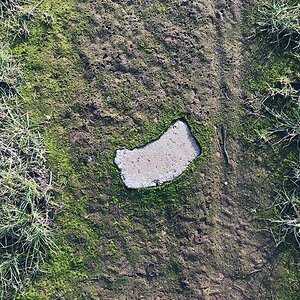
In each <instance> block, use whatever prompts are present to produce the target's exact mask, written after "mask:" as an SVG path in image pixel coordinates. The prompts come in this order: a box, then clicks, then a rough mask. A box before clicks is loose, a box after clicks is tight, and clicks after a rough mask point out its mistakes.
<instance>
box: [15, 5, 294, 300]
mask: <svg viewBox="0 0 300 300" xmlns="http://www.w3.org/2000/svg"><path fill="white" fill-rule="evenodd" d="M83 4H84V3H79V4H78V3H75V2H73V1H70V0H67V1H61V0H47V1H44V2H43V3H42V4H41V6H40V7H39V10H40V11H43V12H47V13H49V14H52V15H53V22H52V24H50V25H46V24H45V23H44V19H43V16H42V14H38V13H37V14H36V15H35V16H34V17H33V18H32V20H31V21H30V22H29V29H30V36H29V38H27V39H25V40H16V41H15V42H14V43H13V51H14V53H15V54H16V55H18V57H19V59H20V61H21V63H22V65H23V71H24V73H25V84H24V87H23V90H22V92H21V94H22V96H23V98H24V110H28V111H29V114H30V117H31V119H32V120H33V121H35V122H37V123H40V124H43V125H44V126H42V127H41V128H44V132H43V136H44V139H45V144H46V147H47V149H48V160H49V164H50V166H51V168H52V170H53V173H54V174H55V182H56V183H57V190H58V192H57V199H58V202H59V203H60V204H61V206H62V211H60V212H59V213H58V215H57V216H56V221H55V227H54V231H55V235H56V244H57V249H54V250H53V251H52V252H51V253H49V257H48V260H47V263H46V264H45V267H44V269H45V274H42V275H41V276H39V277H38V278H37V280H36V281H35V282H32V283H31V284H30V286H29V287H28V289H27V291H26V292H25V294H24V295H21V296H20V297H19V298H20V299H28V300H29V299H101V295H102V296H103V294H102V293H103V292H104V291H105V289H106V290H110V291H111V292H112V294H109V295H113V297H115V298H109V297H110V296H109V295H108V296H105V297H106V298H105V299H122V298H121V297H122V293H124V290H125V291H126V293H127V296H128V297H132V299H134V298H133V297H138V296H137V295H138V294H140V296H141V297H142V291H141V290H142V289H143V288H144V287H145V285H143V284H144V283H143V282H142V280H147V282H148V283H149V286H150V287H152V289H153V291H155V292H156V293H159V292H163V291H168V293H169V294H168V295H169V297H171V295H173V296H174V295H179V294H180V295H181V294H182V295H183V296H182V297H190V298H189V299H196V291H193V292H191V291H188V292H186V291H185V290H188V288H187V286H188V283H187V280H186V276H187V275H186V273H187V272H186V271H185V270H186V268H187V265H192V264H193V263H194V262H195V261H198V260H199V264H206V265H208V271H207V270H204V271H203V274H205V272H209V271H211V269H213V267H214V265H215V264H218V262H214V261H212V262H209V261H208V258H207V255H206V254H202V253H201V251H202V250H201V249H198V248H199V247H198V246H197V247H195V248H196V250H194V249H191V248H193V246H191V245H192V244H193V243H194V240H195V239H196V238H195V234H194V233H193V232H194V231H195V229H196V231H195V232H196V236H197V232H198V233H199V235H201V231H205V230H204V229H203V228H202V227H201V225H199V224H200V223H201V222H202V223H205V224H206V226H208V227H210V228H211V229H210V230H209V234H208V238H207V239H208V240H207V241H206V242H205V243H207V244H209V243H210V241H209V239H213V238H214V237H213V236H216V237H218V236H219V234H220V235H221V234H222V228H221V227H217V225H216V224H217V223H216V222H217V221H216V220H215V219H214V214H215V215H217V214H218V213H217V212H218V211H219V210H220V208H219V207H216V206H214V204H213V203H212V200H207V198H209V197H211V198H212V199H217V198H219V196H218V195H217V193H216V192H215V191H211V189H214V187H216V185H215V183H214V178H213V177H214V176H218V175H216V174H218V172H222V171H221V169H222V168H223V167H222V166H217V165H216V163H215V162H214V155H215V152H216V149H217V137H216V132H215V129H214V125H218V124H220V123H221V122H224V120H225V121H228V123H229V124H231V125H230V129H231V131H230V133H229V135H230V136H229V138H230V139H232V138H235V139H242V136H243V133H242V132H240V130H239V129H240V127H239V124H240V123H238V124H234V122H235V121H236V120H237V119H238V118H240V116H241V115H242V113H241V112H240V111H239V112H237V113H238V114H240V115H239V116H237V117H236V118H237V119H236V120H233V119H230V117H226V114H225V113H224V112H222V113H221V112H217V113H215V114H214V116H213V117H207V116H208V115H209V113H210V110H212V111H213V110H214V109H215V107H214V106H215V104H211V103H210V101H211V99H212V98H214V97H217V96H216V95H218V92H215V91H214V90H213V87H214V85H215V81H214V76H215V75H214V74H213V72H214V70H213V66H212V60H213V49H211V48H210V47H211V45H210V44H209V41H205V38H206V37H205V36H202V35H203V33H201V32H199V31H196V30H194V29H193V30H194V31H193V34H194V36H195V37H194V36H193V38H190V36H188V37H187V38H186V41H183V43H187V44H189V43H190V44H193V43H194V40H193V39H195V40H197V39H199V40H200V41H201V43H202V46H201V47H200V49H198V48H197V49H196V50H197V51H196V50H194V52H193V51H191V57H193V56H197V57H198V58H199V60H200V62H201V64H203V69H205V70H208V71H201V72H203V74H202V75H200V76H199V72H200V71H199V70H197V68H196V67H195V68H194V67H193V66H192V67H191V65H193V61H191V58H190V57H189V56H186V54H184V53H185V51H186V49H187V48H186V47H187V46H186V45H185V46H181V45H178V44H176V41H174V40H175V38H174V36H173V35H175V36H176V35H177V36H180V37H181V38H182V37H184V34H183V33H182V30H181V29H180V26H178V28H175V29H174V32H175V33H174V32H171V33H167V34H166V39H165V37H163V36H159V37H156V36H155V35H153V34H150V33H147V32H144V31H143V30H141V31H142V33H143V34H141V36H139V37H138V38H137V40H136V41H135V40H134V43H136V47H137V49H138V50H137V53H138V54H136V55H137V57H138V59H135V60H134V62H133V63H132V64H129V66H128V62H126V61H125V62H124V60H122V58H120V57H119V56H118V55H117V54H118V53H113V54H112V59H113V60H114V61H116V62H115V65H117V67H116V68H117V69H116V70H115V69H113V68H112V69H109V70H105V69H104V68H103V69H101V68H102V67H101V66H100V63H99V65H98V64H97V57H98V56H100V55H101V56H102V55H103V49H102V48H101V47H102V46H101V47H100V48H97V46H95V44H97V42H99V40H97V38H98V39H99V36H100V37H101V34H102V35H103V36H105V32H106V31H107V30H108V29H107V28H109V27H105V26H103V28H102V29H101V30H102V31H101V30H100V29H99V31H100V32H97V31H96V30H95V28H94V27H97V26H98V25H99V24H97V18H95V17H94V16H92V15H93V14H95V12H91V11H88V10H87V9H84V6H83ZM99 6H100V5H99ZM105 6H106V7H105V12H107V11H111V12H113V11H114V9H116V10H115V13H111V16H110V17H111V18H112V19H114V18H116V19H119V18H120V19H121V18H122V10H121V8H120V7H117V8H116V7H115V6H117V5H116V4H114V3H113V2H109V4H106V5H105ZM101 9H103V7H101V6H100V8H99V11H100V15H101ZM95 10H97V9H96V8H95ZM190 11H191V13H194V8H193V7H192V8H191V9H190ZM195 11H196V9H195ZM207 11H208V12H207V15H209V14H210V11H209V10H208V9H207ZM97 13H99V12H98V11H97ZM156 15H159V16H161V17H162V18H163V17H165V16H166V15H167V16H169V19H168V20H172V22H174V23H176V22H177V23H178V24H179V25H182V26H186V25H184V24H185V22H192V24H193V25H195V26H200V25H201V26H207V27H206V29H210V26H211V25H207V24H210V23H205V22H203V21H201V20H200V21H199V20H197V19H195V18H193V15H192V16H189V17H187V14H186V12H185V10H184V9H180V10H179V11H178V14H176V16H175V14H174V7H173V6H172V5H171V4H167V3H165V2H163V1H160V2H159V1H157V2H155V3H154V4H153V5H147V3H145V5H143V6H142V7H141V11H140V14H139V17H140V18H142V17H144V18H145V19H151V18H155V16H156ZM120 16H121V17H120ZM103 19H105V20H106V21H107V24H106V26H108V25H109V24H110V22H112V21H111V19H110V18H109V17H108V16H107V14H106V15H103ZM99 22H100V21H99ZM120 22H121V21H120ZM165 22H166V23H165V24H163V25H162V24H159V22H158V24H156V25H155V22H154V25H155V26H157V28H158V29H157V30H160V27H163V26H171V25H169V24H168V23H167V21H165ZM170 22H171V21H170ZM100 23H101V22H100ZM149 24H150V25H151V23H149ZM166 24H167V25H166ZM110 26H111V28H112V29H111V30H112V31H113V30H115V29H116V28H118V24H117V25H114V24H113V23H112V25H110ZM145 26H146V27H147V25H145ZM98 27H99V26H98ZM149 27H151V26H149ZM170 28H171V27H170ZM119 30H122V26H120V27H119ZM148 31H149V29H148ZM150 32H151V30H150ZM208 35H210V33H209V34H208ZM212 35H213V34H212ZM107 39H108V40H110V42H111V41H112V42H111V43H113V45H115V48H118V49H122V50H124V49H125V50H124V51H126V50H127V49H128V48H130V45H128V44H126V39H124V38H121V37H119V40H118V39H115V37H110V36H109V37H108V38H107V37H106V36H105V39H104V40H105V42H107ZM114 39H115V40H114ZM182 39H184V38H182ZM100 40H101V39H100ZM233 40H234V38H233ZM87 44H93V46H95V49H92V50H91V49H89V50H86V49H87V46H86V45H87ZM134 45H135V44H134ZM103 47H104V46H103ZM107 47H108V48H109V47H110V46H109V45H108V46H107ZM133 47H135V46H133ZM170 48H171V50H168V49H170ZM111 52H114V49H111ZM176 52H178V53H179V58H178V57H176V56H175V55H174V53H176ZM181 52H182V53H183V54H182V53H181ZM253 52H255V50H253ZM89 55H90V57H89ZM128 55H129V56H130V54H128ZM154 55H156V56H157V57H156V58H155V59H156V60H167V61H168V59H169V62H170V61H171V63H166V64H165V65H164V67H157V65H156V64H155V63H154V60H153V56H154ZM172 55H173V56H172ZM91 57H94V60H95V61H96V62H95V61H93V58H91ZM108 59H109V58H108ZM180 59H181V61H180ZM182 61H183V62H182ZM269 61H270V62H273V61H274V63H273V64H271V68H270V67H269V66H264V65H262V64H257V63H256V62H255V60H253V63H254V66H255V68H251V69H252V70H253V69H256V70H257V71H256V73H255V76H253V75H252V76H251V77H250V78H256V79H255V80H252V79H250V81H249V85H250V88H251V89H252V90H259V91H260V90H264V89H265V88H266V83H270V82H274V81H275V80H276V78H277V77H278V76H279V75H280V76H288V75H290V72H291V68H290V67H289V65H290V64H291V66H294V63H293V62H291V63H290V64H287V63H286V61H285V60H281V59H279V58H278V59H277V58H276V57H275V56H272V57H271V58H270V60H269ZM173 62H176V63H177V64H178V66H175V65H176V63H174V64H173ZM258 65H259V66H260V67H259V68H258ZM145 66H146V67H145ZM189 66H190V70H189ZM197 66H198V65H197ZM143 68H146V69H147V68H148V70H147V71H146V75H144V77H141V78H142V80H141V78H138V79H137V80H136V77H135V76H136V74H139V73H142V74H144V73H143V71H141V70H143ZM209 68H211V69H212V70H211V71H209ZM99 70H100V71H99ZM118 70H121V73H122V72H124V73H125V74H128V73H129V74H131V75H130V76H129V75H123V74H121V75H120V73H118ZM124 70H125V71H124ZM190 71H191V72H190ZM231 71H232V70H229V71H228V73H230V72H231ZM172 72H173V73H174V74H176V72H177V73H178V74H181V76H182V77H183V78H182V77H180V76H179V78H176V77H175V75H174V76H173V73H172ZM197 72H198V73H197ZM189 73H191V77H193V76H194V78H193V79H192V83H191V79H190V78H188V76H189V75H188V74H189ZM132 74H133V75H132ZM170 74H171V75H172V76H173V77H172V76H171V75H170ZM178 74H176V75H178ZM185 75H186V78H185V77H184V76H185ZM206 75H207V76H206ZM197 76H198V77H197ZM206 77H207V78H211V79H210V80H211V82H209V80H208V79H207V78H206ZM193 80H194V81H193ZM141 82H145V84H141ZM198 86H201V90H200V91H197V89H198ZM157 89H159V90H163V91H165V93H166V94H164V95H163V96H161V95H157V94H155V90H157ZM247 89H248V87H247ZM99 90H101V93H100V92H99ZM137 91H138V92H137ZM197 93H198V94H200V96H201V97H202V99H201V101H203V103H206V104H205V105H203V106H200V105H199V104H198V103H197V100H194V101H193V97H195V94H197ZM141 95H142V98H143V97H144V98H145V99H146V100H145V99H144V100H142V101H141V102H139V103H135V102H134V101H133V99H134V98H135V97H137V96H141ZM157 96H161V99H159V98H158V100H156V97H157ZM147 99H149V102H147ZM166 99H167V100H166ZM187 99H189V100H187ZM195 103H196V104H195ZM207 103H208V104H207ZM199 107H201V109H200V108H199ZM216 110H218V109H216ZM178 118H185V119H186V120H187V122H188V123H189V125H190V126H191V129H192V132H193V134H194V135H195V137H196V138H197V140H198V142H199V144H200V145H201V147H202V155H201V157H200V158H199V159H198V160H197V161H196V162H195V163H193V164H192V166H191V167H190V168H189V169H188V171H187V172H185V173H184V174H183V175H182V176H181V177H180V178H178V179H177V180H176V181H175V182H173V183H169V184H165V185H163V186H162V187H159V188H154V189H149V190H148V189H145V190H138V191H134V190H127V189H125V188H124V186H123V185H122V182H121V180H120V177H119V174H118V170H117V168H116V166H115V165H114V163H113V158H114V154H115V150H116V149H119V148H123V147H126V148H133V147H137V146H140V145H143V144H145V143H147V142H148V141H149V140H152V139H154V138H157V137H158V136H159V135H160V134H162V132H163V131H164V130H165V129H166V128H168V127H169V125H170V124H171V123H172V122H173V121H174V120H176V119H178ZM224 118H225V119H224ZM226 118H228V120H226ZM232 124H233V125H232ZM247 130H251V129H250V127H248V125H245V126H244V132H246V131H247ZM262 152H263V151H262ZM272 155H273V154H272ZM251 159H253V157H252V156H251ZM272 161H273V160H272ZM250 163H251V162H249V164H250ZM274 165H275V163H274ZM261 168H262V169H263V168H264V166H261ZM262 172H263V171H262ZM204 174H207V176H208V177H209V176H211V177H212V178H206V179H205V181H206V182H207V183H205V184H204V183H202V181H203V180H204V179H203V177H204ZM218 180H220V181H224V180H225V179H223V178H222V179H218ZM199 182H200V183H199ZM224 189H225V190H226V187H225V188H224ZM257 189H258V190H259V192H261V191H260V188H259V187H257ZM224 194H226V191H225V192H224ZM216 201H217V200H216ZM241 201H246V200H244V199H241ZM218 203H219V202H217V204H216V205H218ZM254 203H256V200H255V201H254ZM248 204H249V203H248V202H247V205H248ZM250 206H251V205H250ZM221 210H222V209H221ZM198 220H202V221H201V222H200V223H199V222H198ZM182 222H186V223H184V224H188V225H184V226H182V224H183V223H182ZM196 224H197V225H196ZM194 227H195V228H194ZM196 227H197V228H196ZM183 237H184V238H183ZM182 244H186V245H183V246H182ZM185 248H187V249H188V251H186V253H185V254H184V255H186V257H188V258H187V261H188V262H187V263H185V262H184V261H183V260H182V253H181V252H182V251H183V250H182V249H185ZM197 251H199V253H197ZM203 251H204V250H203ZM208 251H212V253H211V257H213V258H215V259H216V260H217V259H220V258H218V254H217V253H214V252H217V251H218V249H217V248H215V250H211V249H210V248H209V249H208ZM291 257H292V256H289V255H288V254H283V255H281V256H279V258H278V264H279V266H280V268H281V266H282V270H283V271H282V274H283V275H282V276H281V277H280V281H281V282H282V290H286V286H290V285H289V283H290V282H291V281H294V280H295V278H297V274H296V273H295V272H294V271H293V270H294V268H290V264H287V261H289V260H290V259H291ZM209 259H211V258H209ZM221 259H222V260H223V261H224V265H226V264H227V265H226V266H227V268H228V271H227V272H228V274H229V275H228V276H229V277H230V276H231V275H230V270H231V269H230V268H234V267H233V263H232V262H233V261H235V257H234V255H233V254H232V253H228V252H226V256H224V257H222V258H221ZM150 260H155V263H156V265H157V266H159V267H157V268H158V269H157V270H155V272H156V273H157V274H156V275H157V276H155V277H154V278H152V277H151V276H149V274H148V275H147V272H145V268H146V267H147V264H148V263H149V262H150ZM212 260H213V259H212ZM220 264H221V265H222V263H220ZM237 264H238V263H237ZM210 265H211V266H210ZM222 266H223V265H222ZM226 266H225V267H224V268H226ZM196 269H197V268H196ZM216 269H217V268H216ZM198 270H199V268H198ZM247 271H248V270H240V271H239V272H244V273H247ZM249 271H251V270H249ZM195 272H196V271H195ZM197 273H201V272H200V271H199V272H197ZM225 273H226V271H225ZM195 274H196V273H195ZM195 274H194V276H196V275H195ZM225 275H227V273H226V274H225ZM197 276H198V275H197ZM201 276H202V275H201ZM131 278H141V281H138V280H139V279H136V280H137V281H138V283H137V284H135V285H133V284H132V283H131V282H132V279H131ZM160 278H163V280H162V281H161V282H160V280H161V279H160ZM165 278H167V279H165ZM284 282H286V284H285V283H284ZM104 287H105V288H104ZM130 289H132V291H133V292H135V294H134V295H133V294H131V296H130ZM282 290H281V289H279V290H278V295H279V296H278V299H284V298H281V297H282V296H281V295H282ZM290 292H291V294H290V297H294V296H297V295H295V294H294V290H293V289H290ZM185 293H186V294H185ZM199 293H200V292H199ZM155 296H156V294H153V298H154V297H155ZM178 297H179V296H178ZM103 299H104V298H103ZM154 299H155V298H154ZM167 299H168V298H167ZM178 299H181V298H178ZM186 299H187V298H186ZM205 299H206V298H205ZM286 299H297V298H286Z"/></svg>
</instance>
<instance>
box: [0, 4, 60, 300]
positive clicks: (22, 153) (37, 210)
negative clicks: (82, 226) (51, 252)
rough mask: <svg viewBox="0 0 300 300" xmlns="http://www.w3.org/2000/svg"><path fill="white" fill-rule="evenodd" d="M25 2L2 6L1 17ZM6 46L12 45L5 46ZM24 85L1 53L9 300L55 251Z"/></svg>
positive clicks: (3, 228)
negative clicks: (23, 99)
mask: <svg viewBox="0 0 300 300" xmlns="http://www.w3.org/2000/svg"><path fill="white" fill-rule="evenodd" d="M21 4H24V1H1V3H0V12H1V15H0V16H1V17H4V16H5V15H7V14H9V13H11V14H13V13H14V12H16V11H17V10H19V8H20V7H19V5H21ZM7 42H8V41H7ZM22 81H23V74H22V72H21V70H20V67H19V65H18V63H17V62H16V57H14V56H13V55H12V53H11V50H10V48H9V45H8V44H6V45H5V46H4V47H2V49H1V50H0V120H1V122H0V298H1V299H10V298H14V297H16V295H17V294H18V293H19V292H20V290H22V288H23V287H24V284H25V282H26V280H27V279H29V278H31V277H33V276H36V275H37V274H38V273H39V272H40V271H41V268H42V264H43V262H44V258H45V253H46V249H48V248H49V247H53V246H54V245H53V243H52V233H51V232H52V230H51V228H50V225H51V221H52V219H53V217H54V214H55V204H54V202H53V192H54V189H53V185H52V174H51V172H50V170H49V168H48V166H47V161H46V158H45V156H46V149H45V147H44V146H43V139H42V138H41V136H40V134H39V131H38V129H39V128H38V127H37V126H35V125H33V124H31V122H30V120H29V116H28V114H26V113H24V112H23V110H22V107H21V105H20V103H19V101H20V99H21V97H20V95H19V94H18V91H19V89H20V87H21V84H22Z"/></svg>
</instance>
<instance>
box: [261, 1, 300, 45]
mask: <svg viewBox="0 0 300 300" xmlns="http://www.w3.org/2000/svg"><path fill="white" fill-rule="evenodd" d="M299 16H300V4H299V3H296V2H295V1H284V0H273V1H272V2H271V1H264V2H263V3H262V4H261V5H260V6H259V9H258V19H257V26H258V30H259V32H260V33H262V34H264V35H265V36H266V37H267V39H268V40H269V41H270V42H271V43H272V44H274V45H276V46H277V47H280V48H283V49H292V50H299V49H300V19H299Z"/></svg>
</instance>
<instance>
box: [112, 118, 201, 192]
mask: <svg viewBox="0 0 300 300" xmlns="http://www.w3.org/2000/svg"><path fill="white" fill-rule="evenodd" d="M200 152H201V150H200V147H199V145H198V144H197V141H196V140H195V138H194V137H193V135H192V133H191V131H190V129H189V127H188V125H187V124H186V123H184V122H182V121H177V122H176V123H175V124H173V125H172V126H171V127H170V128H169V129H168V130H167V131H166V132H165V133H164V134H163V135H162V136H161V137H160V138H159V139H158V140H156V141H153V142H151V143H148V144H147V145H145V146H143V147H141V148H135V149H133V150H128V149H123V150H117V152H116V157H115V163H116V164H117V166H118V167H119V169H120V171H121V177H122V180H123V182H124V184H125V185H126V187H128V188H132V189H137V188H146V187H154V186H156V185H160V184H162V183H164V182H167V181H171V180H173V179H175V178H176V177H178V176H179V175H181V174H182V173H183V172H184V171H185V170H186V168H187V167H188V166H189V164H190V163H191V162H192V161H193V160H194V159H195V158H196V157H197V156H198V155H200Z"/></svg>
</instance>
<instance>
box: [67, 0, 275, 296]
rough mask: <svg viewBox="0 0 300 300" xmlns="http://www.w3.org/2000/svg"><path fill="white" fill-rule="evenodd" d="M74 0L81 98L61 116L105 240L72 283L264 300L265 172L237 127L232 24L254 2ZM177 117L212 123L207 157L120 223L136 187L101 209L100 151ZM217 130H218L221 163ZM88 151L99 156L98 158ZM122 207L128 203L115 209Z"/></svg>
mask: <svg viewBox="0 0 300 300" xmlns="http://www.w3.org/2000/svg"><path fill="white" fill-rule="evenodd" d="M80 5H81V6H82V7H83V9H85V10H88V11H89V12H90V13H91V14H92V16H93V17H92V20H93V31H92V32H90V33H89V35H86V36H85V37H80V38H79V43H80V48H81V50H82V54H81V55H82V59H83V60H84V61H85V73H84V74H82V76H83V77H84V78H85V79H86V80H87V81H88V96H86V95H82V99H77V103H76V104H74V105H73V103H72V105H71V108H70V109H67V110H66V111H65V115H62V117H63V118H65V123H66V127H67V128H68V134H69V135H70V141H71V143H72V144H73V146H74V147H75V148H76V149H77V156H76V157H77V161H78V162H79V163H80V164H81V165H82V166H83V167H84V166H86V168H87V169H88V171H87V172H86V174H85V178H86V179H85V180H86V181H85V188H84V189H82V191H81V193H82V195H85V196H86V197H87V199H89V200H88V201H90V204H89V206H88V210H87V212H86V216H85V218H86V219H87V222H90V224H91V226H93V228H96V229H97V228H98V230H100V231H101V232H103V235H104V237H103V239H102V240H101V241H99V245H98V247H99V253H100V254H101V255H97V256H95V257H97V262H96V261H95V259H96V258H95V257H92V256H90V257H87V258H86V261H85V262H84V263H85V265H86V267H87V268H89V269H93V273H94V274H95V278H90V279H89V280H83V281H81V282H80V283H79V284H78V286H77V287H76V289H78V290H80V291H82V292H84V293H86V295H89V296H87V297H89V298H90V299H120V300H121V299H147V300H148V299H156V300H163V299H164V300H173V299H190V300H193V299H211V300H217V299H218V300H221V299H228V300H233V299H255V300H257V299H273V298H272V296H271V294H270V291H269V290H268V287H269V285H270V282H271V279H270V277H271V274H272V270H271V265H272V264H271V261H272V259H271V257H272V255H273V254H272V253H270V251H271V250H270V249H271V247H272V241H271V239H270V237H269V236H268V235H267V236H265V235H263V234H262V233H261V232H259V230H258V229H257V225H256V223H255V221H254V220H253V215H252V213H251V210H252V209H253V208H255V207H256V206H257V205H258V206H260V205H261V204H260V203H267V202H268V198H266V191H267V189H268V187H267V184H266V183H265V179H266V178H267V175H268V174H267V173H266V172H265V171H264V170H263V169H261V168H260V167H259V166H258V165H259V164H258V162H259V160H260V158H259V157H256V155H255V153H252V152H251V151H252V150H251V149H249V148H248V147H246V145H245V140H244V137H243V132H242V130H243V128H244V127H243V126H244V118H246V115H245V111H244V108H243V107H244V99H245V93H246V92H245V91H244V90H243V88H242V83H243V80H244V76H245V75H244V74H245V65H244V63H245V57H244V56H243V55H244V54H243V52H244V50H243V41H244V33H243V29H242V28H243V24H244V21H245V20H244V17H245V9H246V8H248V7H249V6H251V5H253V3H250V1H246V0H245V1H243V0H215V1H212V0H210V1H208V0H195V1H185V0H173V1H160V2H158V1H150V0H149V1H147V0H143V1H132V0H124V1H118V0H115V1H112V0H106V1H86V2H82V3H81V4H80ZM73 25H74V24H72V26H73ZM184 114H188V115H190V116H192V118H194V119H195V120H196V121H197V122H207V123H208V124H210V125H212V126H213V127H214V128H215V129H216V134H215V136H214V137H213V139H212V148H213V157H212V159H210V160H206V161H204V162H202V163H200V165H199V166H197V167H196V168H195V170H194V177H193V179H192V180H191V184H190V186H189V187H188V188H187V189H185V190H183V191H182V190H180V191H179V192H178V197H180V199H181V201H182V202H181V204H182V205H181V206H180V207H179V208H177V209H175V210H171V213H168V210H167V207H164V210H163V211H161V212H157V210H156V209H154V208H151V205H150V206H149V205H148V206H146V207H147V208H145V210H144V211H142V209H143V207H141V208H139V210H138V211H133V212H132V214H130V222H126V220H125V217H124V215H126V213H128V210H130V208H132V207H133V206H134V205H135V204H134V203H135V202H134V201H138V200H136V198H138V197H141V195H142V194H138V196H137V194H134V193H133V192H131V191H123V193H122V195H123V197H124V198H122V199H119V201H120V202H117V204H110V205H109V208H108V209H104V208H103V205H104V204H103V203H104V202H105V201H106V199H110V200H111V199H112V198H113V197H114V187H115V186H114V185H113V182H114V178H113V177H114V176H115V175H116V173H115V172H113V173H112V171H111V169H110V167H109V165H110V164H111V162H110V161H109V159H110V160H112V159H113V157H112V156H109V154H108V153H113V151H114V150H115V149H117V148H118V147H121V146H126V145H127V140H130V146H131V147H135V146H140V145H141V144H142V143H144V142H146V141H145V140H144V139H145V138H144V137H143V135H144V134H148V135H150V136H151V135H152V136H159V134H158V133H161V131H160V128H161V127H162V124H164V125H163V126H165V127H168V125H169V124H167V121H166V120H170V122H172V121H173V120H172V118H177V117H180V116H181V115H184ZM222 126H226V127H227V151H228V155H229V161H228V162H227V161H226V156H224V151H223V149H222V137H221V128H222ZM151 130H152V131H151ZM149 131H150V132H149ZM135 143H136V144H135ZM97 153H100V155H101V154H106V156H105V155H104V157H105V158H103V159H102V161H101V162H98V161H97V159H98V158H97ZM95 165H97V168H96V167H95ZM83 169H84V168H83ZM99 170H101V172H102V175H101V176H100V175H98V174H97V172H100V171H99ZM118 184H120V183H118ZM118 188H119V187H118ZM145 195H147V193H145ZM157 195H158V197H160V195H161V194H159V193H158V194H157ZM166 197H168V195H166ZM122 202H124V203H129V204H128V206H126V205H125V208H124V211H125V212H124V211H123V210H122V208H119V203H122ZM130 203H133V204H130ZM130 205H131V206H130ZM121 207H122V205H121ZM126 207H127V208H126ZM126 209H127V210H126ZM116 223H118V224H121V225H122V226H118V225H116ZM81 247H84V242H82V243H81V242H80V241H79V242H78V248H79V249H80V248H81ZM112 248H113V249H112ZM112 252H115V254H114V255H112ZM67 299H68V298H67Z"/></svg>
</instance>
